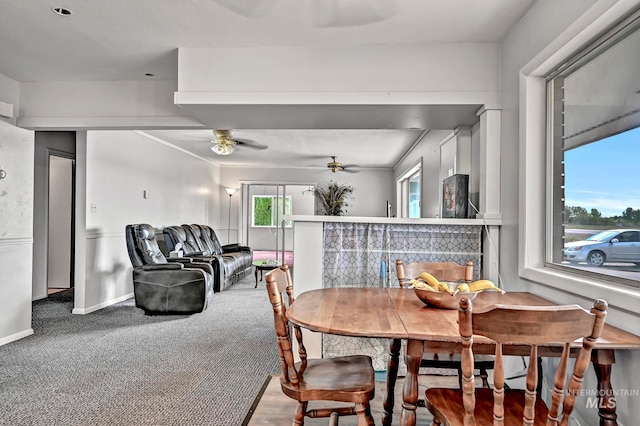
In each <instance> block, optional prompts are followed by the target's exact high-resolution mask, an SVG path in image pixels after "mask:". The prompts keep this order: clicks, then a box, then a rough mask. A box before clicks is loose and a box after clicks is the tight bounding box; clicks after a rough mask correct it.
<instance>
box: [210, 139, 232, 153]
mask: <svg viewBox="0 0 640 426" xmlns="http://www.w3.org/2000/svg"><path fill="white" fill-rule="evenodd" d="M235 150H236V148H235V144H234V143H230V142H222V141H218V143H216V144H215V145H214V146H212V147H211V151H213V152H215V153H216V154H218V155H229V154H232V153H233V152H234V151H235Z"/></svg>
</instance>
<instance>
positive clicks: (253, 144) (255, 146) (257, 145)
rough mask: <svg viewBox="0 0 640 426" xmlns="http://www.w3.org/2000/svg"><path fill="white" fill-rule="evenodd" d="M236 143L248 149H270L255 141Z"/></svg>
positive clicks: (243, 140) (240, 140) (238, 140)
mask: <svg viewBox="0 0 640 426" xmlns="http://www.w3.org/2000/svg"><path fill="white" fill-rule="evenodd" d="M234 141H236V143H237V144H238V145H240V146H241V147H243V148H244V147H246V148H251V149H261V150H262V149H267V148H269V147H268V146H267V145H264V144H261V143H258V142H255V141H250V140H248V139H234Z"/></svg>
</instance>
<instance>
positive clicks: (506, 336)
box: [459, 298, 607, 425]
mask: <svg viewBox="0 0 640 426" xmlns="http://www.w3.org/2000/svg"><path fill="white" fill-rule="evenodd" d="M606 310H607V302H605V301H603V300H596V301H595V302H594V304H593V307H592V308H591V311H590V312H589V311H587V310H585V309H583V308H582V307H580V306H578V305H565V306H507V305H494V306H490V307H487V308H485V309H482V310H479V311H477V312H474V311H473V310H472V304H471V301H470V300H468V299H466V298H463V299H462V300H461V301H460V310H459V329H460V336H461V337H462V392H463V396H462V400H463V405H464V424H465V425H475V424H476V419H475V417H474V409H475V407H476V405H478V406H486V405H483V404H482V403H481V402H480V401H477V395H476V393H475V390H474V378H473V352H472V345H473V336H474V335H479V336H485V337H488V338H490V339H492V340H494V341H495V342H496V352H495V369H494V389H493V418H494V424H507V425H510V424H524V425H533V424H534V418H535V410H534V407H535V406H536V385H537V383H538V363H537V358H538V352H537V346H538V345H541V344H548V343H550V342H551V343H559V344H560V343H561V344H562V355H561V357H560V363H559V365H558V369H557V370H556V374H555V379H554V388H553V393H552V397H551V405H550V406H549V407H548V414H547V423H546V424H547V425H557V424H560V425H567V424H568V422H569V417H570V415H571V411H572V410H573V406H574V404H575V399H576V396H577V394H578V391H579V389H580V387H581V385H582V379H583V377H584V372H585V370H586V369H587V367H588V365H589V362H590V354H591V349H592V348H593V346H594V344H595V342H596V340H597V339H598V337H599V336H600V333H601V332H602V328H603V326H604V322H605V317H606ZM579 338H582V347H581V348H580V352H579V354H578V358H577V360H576V362H575V365H574V368H573V373H572V375H571V379H570V381H569V385H568V387H567V390H566V392H565V391H564V388H565V384H566V383H565V382H566V376H567V364H568V359H569V355H570V345H571V343H573V342H574V341H575V340H577V339H579ZM507 344H508V345H513V344H522V345H526V346H530V347H531V353H530V362H529V367H528V371H527V378H526V390H525V392H524V400H523V401H521V404H522V405H523V409H522V411H520V412H522V413H523V414H522V416H523V417H522V418H520V419H510V418H509V417H508V415H509V414H510V413H513V412H514V411H516V412H517V410H514V407H513V406H512V404H513V403H512V402H511V401H510V406H509V407H508V410H507V413H506V414H507V417H505V407H504V396H505V391H504V367H503V360H502V347H503V345H507ZM561 403H562V418H561V419H560V404H561ZM543 422H544V421H542V422H541V419H538V420H537V421H536V423H535V424H542V423H543Z"/></svg>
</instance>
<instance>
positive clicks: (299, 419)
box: [293, 402, 309, 426]
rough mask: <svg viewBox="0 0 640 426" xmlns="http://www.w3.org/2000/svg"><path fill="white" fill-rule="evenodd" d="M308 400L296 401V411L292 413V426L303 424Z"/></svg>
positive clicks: (302, 425)
mask: <svg viewBox="0 0 640 426" xmlns="http://www.w3.org/2000/svg"><path fill="white" fill-rule="evenodd" d="M308 404H309V403H308V402H298V406H297V407H296V413H295V414H294V415H293V426H304V416H305V414H306V412H307V405H308Z"/></svg>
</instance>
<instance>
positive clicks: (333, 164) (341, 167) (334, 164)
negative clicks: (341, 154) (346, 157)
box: [327, 155, 357, 173]
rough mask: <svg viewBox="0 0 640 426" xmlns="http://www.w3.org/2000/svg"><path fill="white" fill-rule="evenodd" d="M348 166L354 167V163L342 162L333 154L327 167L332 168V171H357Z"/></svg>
mask: <svg viewBox="0 0 640 426" xmlns="http://www.w3.org/2000/svg"><path fill="white" fill-rule="evenodd" d="M348 167H354V166H353V165H346V164H342V163H341V162H339V161H337V160H336V156H335V155H332V156H331V161H329V162H328V163H327V168H328V169H329V170H331V172H332V173H335V172H348V173H357V172H356V171H355V170H352V169H350V168H348Z"/></svg>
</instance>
